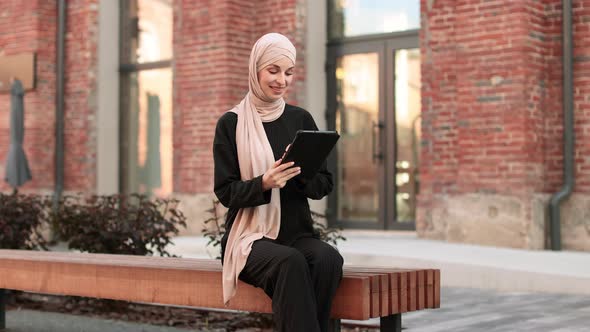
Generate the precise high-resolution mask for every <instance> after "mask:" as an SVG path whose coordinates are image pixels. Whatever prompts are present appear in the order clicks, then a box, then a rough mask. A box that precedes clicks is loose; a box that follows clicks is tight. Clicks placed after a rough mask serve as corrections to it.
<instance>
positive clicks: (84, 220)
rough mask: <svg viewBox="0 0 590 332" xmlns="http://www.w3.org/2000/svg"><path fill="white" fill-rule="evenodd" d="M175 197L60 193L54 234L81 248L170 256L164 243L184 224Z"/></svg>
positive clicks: (82, 249)
mask: <svg viewBox="0 0 590 332" xmlns="http://www.w3.org/2000/svg"><path fill="white" fill-rule="evenodd" d="M178 203H179V201H178V200H176V199H161V198H148V197H147V196H144V195H138V194H132V195H130V196H126V195H106V196H96V195H95V196H91V197H86V198H82V197H75V196H65V197H63V198H62V199H61V200H60V202H59V206H58V209H57V213H56V215H55V218H54V219H53V229H54V231H55V235H56V236H57V237H58V238H59V239H61V240H63V241H66V242H68V247H69V248H70V249H77V250H80V251H83V252H90V253H104V254H121V255H142V256H145V255H153V254H154V253H155V252H157V253H159V254H160V255H161V256H171V255H170V253H168V251H167V250H166V246H167V245H168V244H170V243H171V237H172V236H174V235H177V234H178V232H179V229H178V227H180V226H182V227H186V218H185V216H184V215H183V214H182V212H181V211H180V210H178V208H177V207H178Z"/></svg>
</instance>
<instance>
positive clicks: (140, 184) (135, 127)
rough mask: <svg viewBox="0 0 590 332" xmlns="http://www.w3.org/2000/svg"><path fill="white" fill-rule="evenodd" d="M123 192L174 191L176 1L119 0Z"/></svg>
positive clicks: (167, 192)
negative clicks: (174, 3)
mask: <svg viewBox="0 0 590 332" xmlns="http://www.w3.org/2000/svg"><path fill="white" fill-rule="evenodd" d="M120 3H121V17H122V25H121V68H122V69H121V70H122V73H123V75H122V76H121V104H120V105H121V108H120V128H121V129H120V140H121V141H120V156H121V159H120V163H121V164H120V168H121V185H120V189H121V192H122V193H125V194H129V193H142V194H147V195H155V196H160V197H162V196H166V195H169V194H170V193H172V158H173V156H172V152H173V149H172V112H173V110H172V69H171V66H170V64H171V60H172V56H173V54H172V29H173V21H172V20H173V16H172V0H122V1H121V2H120Z"/></svg>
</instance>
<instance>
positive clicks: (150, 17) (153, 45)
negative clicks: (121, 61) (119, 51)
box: [125, 0, 173, 63]
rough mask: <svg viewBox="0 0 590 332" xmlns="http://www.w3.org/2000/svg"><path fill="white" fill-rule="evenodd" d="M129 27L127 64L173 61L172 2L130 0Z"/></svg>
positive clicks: (165, 0)
mask: <svg viewBox="0 0 590 332" xmlns="http://www.w3.org/2000/svg"><path fill="white" fill-rule="evenodd" d="M125 4H126V6H127V10H126V11H125V12H126V13H128V14H127V19H128V20H129V24H130V32H129V33H130V37H131V41H130V43H129V48H128V50H129V54H127V55H126V57H128V58H127V59H126V60H127V61H126V62H130V63H146V62H155V61H161V60H169V59H171V58H172V28H173V26H172V19H173V17H172V0H127V1H125Z"/></svg>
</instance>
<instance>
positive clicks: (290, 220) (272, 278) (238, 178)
mask: <svg viewBox="0 0 590 332" xmlns="http://www.w3.org/2000/svg"><path fill="white" fill-rule="evenodd" d="M295 54H296V51H295V47H294V46H293V44H292V43H291V42H290V41H289V39H287V38H286V37H285V36H283V35H280V34H277V33H270V34H266V35H264V36H262V37H261V38H260V39H259V40H258V41H257V42H256V43H255V44H254V46H253V48H252V51H251V54H250V63H249V76H248V79H249V91H248V93H247V94H246V96H245V97H244V99H242V101H241V102H240V103H239V104H238V105H237V106H235V107H234V108H233V109H231V111H229V112H227V113H225V114H224V115H223V116H221V118H220V119H219V121H218V123H217V127H216V130H215V139H214V144H213V156H214V161H215V194H216V195H217V197H218V198H219V200H220V202H221V203H222V204H223V205H224V206H226V207H228V208H229V210H228V214H227V220H226V229H227V232H226V234H225V236H224V237H223V239H222V243H221V246H222V257H223V258H222V263H223V300H224V303H226V304H227V303H229V301H230V299H231V298H232V297H233V296H234V295H235V293H236V290H237V289H236V288H237V283H238V279H240V280H242V281H244V282H246V283H249V284H251V285H254V286H256V287H260V288H262V289H264V291H265V292H266V294H267V295H268V296H269V297H270V298H271V299H272V310H273V314H274V321H275V326H276V328H277V329H278V330H280V331H288V332H315V331H327V329H328V322H329V318H330V309H331V305H332V299H333V297H334V294H335V293H336V289H337V288H338V285H339V283H340V280H341V279H342V264H343V259H342V256H341V255H340V254H339V253H338V251H336V250H335V249H334V248H333V247H332V246H330V245H329V244H327V243H325V242H323V241H321V240H320V239H319V236H318V234H315V233H314V230H313V227H312V224H313V222H312V218H311V213H310V209H309V205H308V202H307V199H308V198H311V199H321V198H322V197H324V196H326V195H327V194H328V193H330V191H332V187H333V183H332V175H331V174H330V173H329V172H328V171H327V169H326V165H325V164H324V165H323V167H322V169H321V170H320V171H319V172H318V173H317V175H315V177H314V178H312V179H310V180H308V181H305V180H304V179H301V178H300V177H297V175H298V174H300V170H299V168H298V167H297V165H294V164H293V163H286V164H281V159H280V158H281V156H282V155H283V151H285V149H286V147H287V145H288V144H289V143H290V142H291V140H292V139H293V137H294V136H295V132H296V131H297V130H299V129H307V130H317V126H316V124H315V122H314V120H313V118H312V116H311V114H309V113H308V112H307V111H306V110H304V109H302V108H299V107H296V106H292V105H288V104H286V103H285V101H284V99H283V95H284V94H285V92H286V90H287V88H288V87H289V85H291V82H292V80H293V74H294V68H295Z"/></svg>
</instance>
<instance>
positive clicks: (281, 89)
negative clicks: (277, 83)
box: [270, 86, 285, 92]
mask: <svg viewBox="0 0 590 332" xmlns="http://www.w3.org/2000/svg"><path fill="white" fill-rule="evenodd" d="M270 88H271V89H272V90H273V91H274V92H283V90H284V89H285V88H277V87H274V86H271V87H270Z"/></svg>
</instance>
